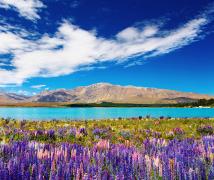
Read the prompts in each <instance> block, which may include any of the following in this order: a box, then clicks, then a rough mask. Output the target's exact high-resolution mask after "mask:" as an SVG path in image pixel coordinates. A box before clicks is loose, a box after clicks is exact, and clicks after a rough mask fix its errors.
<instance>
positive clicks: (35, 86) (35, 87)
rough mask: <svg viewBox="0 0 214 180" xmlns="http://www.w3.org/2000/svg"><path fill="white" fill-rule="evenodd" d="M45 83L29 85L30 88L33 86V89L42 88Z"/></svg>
mask: <svg viewBox="0 0 214 180" xmlns="http://www.w3.org/2000/svg"><path fill="white" fill-rule="evenodd" d="M45 86H46V85H44V84H39V85H34V86H31V88H33V89H41V88H43V87H45Z"/></svg>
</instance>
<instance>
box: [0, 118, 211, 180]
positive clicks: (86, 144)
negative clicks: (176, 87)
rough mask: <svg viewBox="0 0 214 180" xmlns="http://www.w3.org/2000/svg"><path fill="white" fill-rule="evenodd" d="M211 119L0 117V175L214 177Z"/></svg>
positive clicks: (116, 177)
mask: <svg viewBox="0 0 214 180" xmlns="http://www.w3.org/2000/svg"><path fill="white" fill-rule="evenodd" d="M213 127H214V119H212V118H203V119H179V118H177V119H175V118H165V117H160V118H156V119H153V118H150V117H146V118H142V117H139V118H130V119H123V118H119V119H107V120H91V121H68V120H67V121H64V120H50V121H18V120H13V119H1V120H0V177H1V178H0V179H5V180H7V179H118V180H119V179H148V180H149V179H163V180H164V179H167V180H168V179H169V180H171V179H172V180H174V179H187V180H192V179H214V128H213Z"/></svg>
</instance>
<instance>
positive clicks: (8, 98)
mask: <svg viewBox="0 0 214 180" xmlns="http://www.w3.org/2000/svg"><path fill="white" fill-rule="evenodd" d="M28 98H29V97H27V96H24V95H19V94H14V93H3V92H0V104H5V103H6V104H7V103H15V102H20V101H26V100H27V99H28Z"/></svg>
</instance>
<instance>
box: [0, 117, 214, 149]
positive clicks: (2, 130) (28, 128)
mask: <svg viewBox="0 0 214 180" xmlns="http://www.w3.org/2000/svg"><path fill="white" fill-rule="evenodd" d="M205 126H210V127H211V132H210V131H209V132H206V131H203V127H205ZM201 127H202V131H200V130H199V129H200V128H201ZM212 127H214V119H210V118H207V119H166V118H161V119H151V118H132V119H117V120H110V119H107V120H92V121H63V120H62V121H57V120H52V121H17V120H8V119H1V120H0V137H1V138H0V141H6V142H9V141H10V140H14V139H15V140H23V139H24V138H28V139H30V140H35V141H39V142H46V141H47V142H51V143H58V142H69V143H77V144H81V145H89V146H90V145H93V144H94V143H96V142H98V141H99V140H100V139H107V140H110V142H111V143H114V144H117V143H130V144H133V145H136V146H140V145H141V144H142V141H143V140H144V139H146V138H154V137H156V138H163V139H166V140H170V139H174V138H177V139H184V138H194V139H199V138H200V137H201V136H202V135H206V134H212V133H213V132H212ZM72 129H74V130H75V133H76V134H75V136H72V135H70V134H69V132H70V131H71V130H72ZM81 129H84V131H86V133H81V132H80V131H81ZM38 130H40V131H42V132H43V133H42V135H38V134H37V135H35V133H36V132H37V131H38ZM50 130H53V131H54V138H49V137H48V131H50ZM59 131H63V132H61V133H60V132H59ZM96 131H97V132H96ZM180 131H181V132H180Z"/></svg>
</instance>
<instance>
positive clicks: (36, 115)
mask: <svg viewBox="0 0 214 180" xmlns="http://www.w3.org/2000/svg"><path fill="white" fill-rule="evenodd" d="M147 115H150V116H151V117H160V116H170V117H175V118H176V117H214V108H47V107H44V108H42V107H41V108H40V107H39V108H9V107H6V108H0V117H4V118H7V117H10V118H15V119H32V120H47V119H76V120H79V119H105V118H118V117H124V118H125V117H138V116H143V117H145V116H147Z"/></svg>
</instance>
